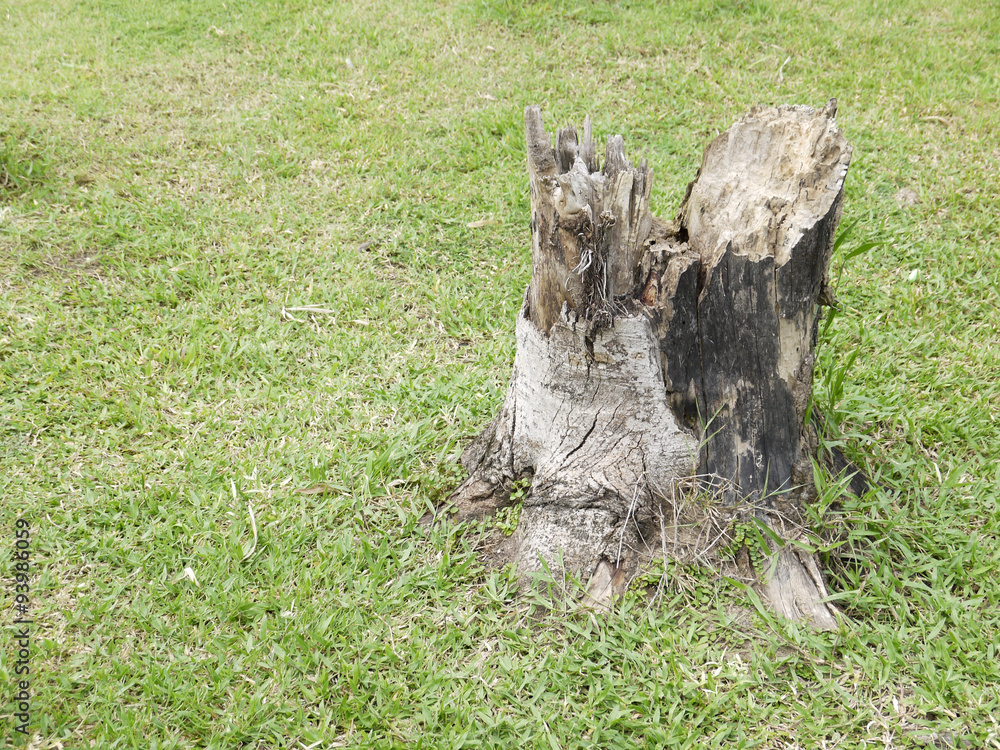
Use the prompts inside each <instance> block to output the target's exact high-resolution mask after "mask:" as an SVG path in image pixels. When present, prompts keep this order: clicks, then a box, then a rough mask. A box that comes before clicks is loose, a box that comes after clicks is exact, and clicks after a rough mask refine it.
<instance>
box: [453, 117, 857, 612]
mask: <svg viewBox="0 0 1000 750" xmlns="http://www.w3.org/2000/svg"><path fill="white" fill-rule="evenodd" d="M835 112H836V102H835V101H831V102H830V103H829V104H827V105H826V107H824V108H822V109H820V110H818V111H817V110H814V109H811V108H809V107H800V106H783V107H777V108H771V107H768V108H756V109H753V110H751V111H750V112H749V113H748V114H747V115H746V116H745V117H743V119H741V120H740V121H739V122H737V123H736V124H734V125H733V126H732V127H731V128H730V129H729V130H727V131H726V132H725V133H723V134H722V135H721V136H719V137H718V138H716V139H715V140H714V141H713V142H712V143H711V144H710V145H709V146H708V148H707V149H706V151H705V155H704V159H703V161H702V165H701V169H700V170H699V172H698V174H697V176H696V179H695V181H694V182H693V183H691V185H690V186H689V188H688V192H687V196H686V197H685V199H684V202H683V204H682V206H681V209H680V212H679V214H678V216H677V218H676V219H675V220H674V221H672V222H668V221H662V220H659V219H656V218H653V217H652V216H651V214H650V211H649V194H650V187H651V184H652V173H651V171H650V169H649V168H648V167H647V166H646V164H645V163H643V164H640V165H639V166H634V165H633V164H632V163H631V162H630V161H629V160H628V159H627V158H626V157H625V153H624V143H623V140H622V138H621V136H614V137H611V138H609V139H608V141H607V146H606V149H605V155H604V163H603V166H602V165H601V163H600V160H599V158H598V155H597V151H596V149H595V145H594V141H593V137H592V133H591V126H590V123H589V120H588V121H587V123H586V124H585V125H584V127H583V132H582V134H580V135H578V133H577V131H576V130H575V129H574V128H572V127H570V128H566V129H562V130H560V131H559V132H558V134H557V136H556V139H555V144H554V146H553V144H552V142H551V140H550V136H549V135H548V134H547V133H546V132H545V130H544V127H543V125H542V119H541V113H540V110H539V108H538V107H529V108H528V109H527V110H526V113H525V125H526V129H527V151H528V173H529V181H530V187H531V236H532V278H531V283H530V285H529V287H528V289H527V292H526V295H525V300H524V304H523V306H522V308H521V311H520V313H519V315H518V317H517V322H516V334H517V353H516V356H515V360H514V372H513V377H512V379H511V383H510V387H509V389H508V391H507V395H506V399H505V401H504V404H503V406H502V408H501V409H500V413H499V414H498V415H497V417H496V418H495V419H494V420H493V422H492V423H491V424H490V425H489V426H488V427H487V428H486V429H485V430H483V432H482V433H481V434H480V435H479V437H478V438H476V440H475V441H474V442H473V443H472V444H471V445H470V446H469V448H468V449H467V450H466V451H465V453H464V455H463V458H462V462H463V465H464V467H465V468H466V469H467V470H468V471H469V477H468V479H467V480H466V481H465V482H464V483H463V484H462V485H461V486H460V487H459V488H458V489H457V490H456V491H455V493H454V494H453V495H452V496H451V498H450V502H449V506H450V507H451V509H452V511H453V512H455V513H456V514H457V518H458V519H459V520H468V519H473V518H478V517H483V516H485V515H489V514H491V513H493V512H494V511H496V510H497V509H498V508H501V507H503V506H505V505H506V504H508V503H509V502H510V499H509V498H510V492H511V488H512V486H513V485H514V483H515V482H518V481H519V480H523V481H528V480H530V490H529V492H528V494H527V496H526V498H525V499H524V501H523V507H522V510H521V513H520V520H519V524H518V526H517V528H516V530H515V532H514V534H513V536H511V537H510V538H509V539H508V540H506V541H505V542H504V543H503V545H502V546H501V550H500V552H501V554H502V555H503V556H504V559H507V560H510V561H512V562H513V563H514V564H515V565H516V567H517V570H518V572H519V573H520V574H522V575H524V576H527V575H528V574H530V573H531V572H532V571H535V570H538V569H539V568H540V567H541V566H542V565H543V561H544V564H547V565H548V566H550V567H553V568H554V567H556V566H557V565H562V566H563V567H564V568H565V570H566V571H567V572H569V573H572V574H574V575H576V576H579V577H580V579H581V580H582V581H584V582H585V583H586V589H587V592H586V599H587V602H588V604H590V605H592V606H602V605H606V604H607V603H608V602H610V601H611V600H612V599H613V598H614V597H615V596H617V595H618V594H620V593H621V592H622V591H623V590H624V588H625V587H626V586H627V585H628V582H629V581H630V579H631V578H632V576H633V575H634V574H635V573H636V570H637V568H638V565H639V563H640V560H641V559H642V557H643V556H644V555H648V554H653V551H655V550H656V549H657V548H659V549H660V551H661V552H662V553H665V554H667V555H668V556H670V555H674V556H683V554H684V551H685V550H687V552H688V553H691V552H692V551H693V552H695V553H696V556H697V555H704V554H706V553H707V552H709V551H711V548H712V545H713V544H714V546H715V548H716V549H717V548H718V547H719V546H720V545H721V544H722V543H723V542H724V541H725V539H731V537H732V536H733V534H732V529H733V528H735V526H736V525H738V524H740V523H743V524H746V523H759V524H763V525H766V527H767V529H768V530H770V533H768V534H767V537H768V538H770V539H773V540H781V539H794V538H795V536H796V535H797V533H798V531H797V530H799V529H801V523H802V520H803V517H804V508H805V506H806V505H807V504H808V503H810V502H812V501H813V500H815V498H816V491H815V488H814V486H813V480H812V465H811V457H812V456H813V455H814V452H815V432H814V430H813V428H812V426H811V424H809V423H808V422H807V420H806V417H807V408H808V404H809V400H810V393H811V383H812V374H813V362H814V357H813V350H814V347H815V345H816V337H817V327H818V317H819V310H820V305H821V304H823V303H824V302H827V303H828V302H829V301H830V299H831V293H830V291H829V288H828V267H829V262H830V254H831V249H832V246H833V239H834V233H835V230H836V226H837V223H838V221H839V219H840V213H841V204H842V200H843V185H844V178H845V176H846V174H847V168H848V164H849V162H850V157H851V148H850V146H849V145H848V144H847V142H846V140H845V139H844V137H843V136H842V135H841V134H840V132H839V131H838V130H837V128H836V126H835V124H834V115H835ZM692 492H693V493H694V494H695V496H696V500H697V501H694V500H692ZM712 519H714V521H713V520H712ZM713 529H714V530H715V531H716V532H717V534H715V536H716V540H715V542H712V540H711V537H712V536H713ZM695 534H697V538H694V537H695ZM727 535H728V536H727ZM720 540H721V541H720ZM668 541H669V544H668V543H667V542H668ZM770 556H771V560H770V565H768V566H767V567H768V570H767V574H766V575H764V576H758V577H757V578H756V579H755V580H756V581H757V583H756V585H757V589H758V591H759V592H760V593H761V594H762V595H763V596H764V597H765V598H766V599H767V600H768V601H769V602H770V603H771V605H772V606H773V608H774V609H775V610H776V611H777V612H779V613H780V614H782V615H785V616H788V617H792V618H795V619H798V620H803V621H809V622H811V623H813V625H814V626H816V627H820V628H829V627H833V626H835V624H836V620H835V618H834V615H833V610H832V609H831V608H830V607H829V606H828V605H827V604H826V603H825V602H824V601H823V599H824V597H826V596H827V594H826V589H825V587H824V584H823V578H822V575H821V573H820V571H819V569H818V567H817V564H816V562H815V560H813V558H812V556H811V555H808V554H805V553H803V552H801V551H800V549H799V548H798V547H797V546H796V545H794V544H785V545H782V544H780V543H774V542H772V543H771V550H770ZM738 557H739V556H738V555H737V556H736V559H734V563H733V564H734V565H737V566H740V564H741V563H740V561H739V559H738ZM744 557H745V556H744ZM742 570H743V572H744V573H747V572H748V565H747V562H746V560H743V561H742ZM759 572H760V571H758V573H759Z"/></svg>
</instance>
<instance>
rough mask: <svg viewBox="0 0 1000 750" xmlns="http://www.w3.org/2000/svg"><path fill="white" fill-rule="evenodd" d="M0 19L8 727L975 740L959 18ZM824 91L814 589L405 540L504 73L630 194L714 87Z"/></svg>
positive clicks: (977, 583) (525, 266) (1, 731)
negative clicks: (827, 131)
mask: <svg viewBox="0 0 1000 750" xmlns="http://www.w3.org/2000/svg"><path fill="white" fill-rule="evenodd" d="M0 18H2V19H3V23H2V24H0V69H2V70H4V71H5V75H3V76H2V77H0V104H2V106H0V394H2V400H0V410H2V411H0V498H2V502H0V529H2V530H3V531H2V533H3V534H5V535H7V536H6V539H8V540H9V543H10V544H11V545H12V544H13V539H14V536H13V525H14V520H15V519H16V518H17V517H19V516H23V517H26V518H28V519H30V521H31V523H32V526H33V534H34V536H33V549H34V554H35V559H36V562H37V563H38V571H39V575H38V577H37V578H35V579H34V581H33V586H34V589H33V607H34V610H33V614H34V616H35V618H36V620H37V623H38V624H37V627H36V630H35V631H34V637H35V641H34V645H35V647H36V651H35V653H34V655H33V659H32V668H33V670H34V671H33V674H32V690H33V691H34V697H33V709H32V711H33V714H32V721H33V731H35V732H36V733H37V735H38V737H37V741H36V743H35V745H34V747H38V748H43V747H45V748H47V747H60V746H62V747H67V748H68V747H88V746H93V747H157V748H189V747H218V748H229V747H253V748H277V747H289V748H291V747H295V748H301V747H317V748H321V747H342V746H343V747H347V746H349V747H404V746H405V747H428V748H439V747H442V748H443V747H455V748H458V747H510V746H513V745H516V746H520V747H525V748H573V747H581V748H582V747H610V746H615V747H651V748H653V747H656V748H659V747H727V748H728V747H761V748H786V747H787V748H791V747H803V748H813V747H822V746H827V747H858V748H860V747H915V746H920V745H921V744H924V745H926V744H927V743H929V742H931V741H938V742H943V741H944V740H945V739H946V738H948V737H954V738H961V739H962V740H965V741H967V742H968V743H970V746H975V747H981V746H989V747H1000V725H998V720H997V718H996V717H997V716H1000V689H998V687H997V686H998V684H1000V668H998V666H997V664H998V659H997V653H996V652H997V643H998V640H1000V638H998V635H1000V627H998V626H1000V615H998V605H1000V583H998V581H1000V533H998V528H1000V510H998V507H997V502H998V495H1000V493H998V490H997V488H998V487H1000V469H998V462H997V459H998V457H1000V421H998V414H1000V384H998V382H1000V381H998V378H997V373H998V372H1000V337H998V331H1000V294H998V288H1000V243H998V240H997V234H998V229H1000V226H998V219H997V212H996V208H997V206H998V205H1000V114H998V112H1000V106H998V104H1000V103H998V92H1000V18H998V17H997V14H996V13H995V9H993V8H990V7H988V4H983V5H981V6H980V5H977V4H974V3H973V4H970V3H959V2H953V1H952V0H948V1H947V2H945V3H944V4H941V3H940V2H936V3H930V2H918V1H913V2H893V3H889V4H882V5H879V6H878V7H874V6H872V5H871V4H865V3H859V2H853V0H851V1H849V2H844V3H791V2H789V3H778V2H766V1H765V0H758V1H756V2H750V1H748V2H737V1H734V2H725V1H723V0H720V1H719V2H708V1H698V2H695V1H689V2H678V3H654V2H641V1H639V0H635V1H626V0H622V1H621V2H598V1H596V0H595V1H588V0H551V1H549V2H528V3H516V2H511V1H509V0H424V1H421V0H410V1H409V2H405V3H391V2H378V1H376V2H373V3H335V2H329V3H326V4H316V3H312V2H305V1H304V0H299V1H297V2H287V3H265V2H259V1H257V0H254V1H252V2H245V3H232V2H226V3H223V2H218V1H214V0H208V1H207V2H201V3H197V4H195V3H192V2H181V1H176V2H167V3H158V4H153V3H139V2H136V3H121V4H111V3H98V2H94V1H93V0H81V1H80V2H68V1H64V0H53V1H47V2H38V1H31V0H23V1H21V2H17V3H13V4H8V5H6V6H2V7H0ZM831 96H836V97H837V98H838V100H839V101H840V111H839V123H840V126H841V127H842V129H843V130H844V132H845V133H846V134H847V136H848V138H849V139H850V140H851V141H852V143H853V144H854V145H855V157H854V163H853V166H852V168H851V173H850V176H849V178H848V184H847V197H846V202H845V214H844V224H845V225H846V224H847V223H849V222H853V221H857V222H858V223H857V225H856V228H855V230H854V235H853V237H852V238H851V239H849V240H848V241H847V242H846V243H845V244H844V246H843V248H842V255H844V256H846V253H847V252H848V251H849V250H850V249H851V248H852V247H856V246H857V245H858V244H859V243H862V242H865V241H871V240H878V241H884V242H885V244H883V245H880V246H878V247H874V248H872V249H871V250H869V251H868V252H867V253H864V254H862V255H859V256H858V257H855V258H852V259H851V260H849V261H848V262H847V263H846V264H845V265H844V266H843V269H842V271H840V270H838V269H840V260H841V258H835V259H834V274H835V277H836V278H837V285H836V288H837V294H838V297H839V299H840V301H841V309H840V313H839V314H838V315H837V317H836V319H835V320H834V321H832V323H831V325H830V327H829V329H828V330H827V333H826V335H825V337H824V340H823V342H822V344H821V348H820V351H819V370H818V373H817V383H816V397H817V401H818V403H819V404H820V405H821V406H822V407H823V408H824V410H825V411H826V412H827V413H828V414H829V415H830V416H832V417H833V418H834V419H835V420H836V422H838V423H839V424H840V427H841V430H842V432H843V433H844V436H845V437H844V442H845V444H846V445H847V449H848V451H849V453H850V454H851V455H852V456H853V457H854V458H855V459H856V460H858V461H860V462H861V463H862V464H863V465H864V466H865V467H866V469H867V470H868V471H869V473H871V475H872V476H873V477H874V478H875V479H876V480H878V481H879V482H881V483H882V484H883V485H884V487H885V489H884V490H883V491H879V492H876V493H873V494H871V495H870V496H868V497H866V498H864V499H863V500H857V501H853V502H851V503H849V504H846V505H845V506H843V507H840V508H839V509H833V508H831V509H830V511H829V513H828V514H827V515H826V517H825V519H824V520H823V521H822V523H824V524H826V525H828V526H830V527H831V528H843V527H844V525H845V524H847V525H848V528H850V533H849V537H848V539H847V541H846V543H845V544H843V545H842V546H841V547H840V548H838V549H837V550H836V552H835V553H831V555H830V557H829V560H828V567H829V570H830V571H831V573H832V576H833V577H832V580H831V587H832V588H833V590H834V591H835V592H836V596H837V598H838V601H839V603H840V605H841V606H842V608H843V609H844V611H845V612H846V613H847V614H848V615H849V617H850V624H849V625H847V626H845V628H844V629H843V631H842V632H840V633H835V634H820V635H816V634H812V633H809V632H807V631H805V630H802V629H800V628H797V627H795V626H793V625H791V624H788V623H783V622H776V621H774V620H773V618H771V617H769V616H768V615H767V614H766V613H760V614H758V616H757V619H756V620H755V621H754V622H753V623H750V624H738V623H735V622H733V621H732V620H731V619H730V617H729V615H727V614H726V610H725V606H724V605H725V603H726V602H727V601H728V600H729V599H730V598H731V597H736V596H742V594H741V593H740V592H739V591H736V590H734V589H731V588H728V587H727V586H726V585H725V584H715V583H711V582H708V581H705V580H698V579H697V578H695V579H694V580H695V581H696V582H695V584H694V585H693V586H694V587H693V588H692V585H691V584H690V580H692V577H691V574H690V572H687V573H684V572H681V571H673V572H671V571H669V570H668V585H667V586H665V587H664V589H663V592H662V596H661V597H660V598H659V599H658V600H657V602H656V604H655V606H652V607H647V605H646V604H645V603H644V602H643V603H637V602H635V601H633V600H631V599H630V600H628V601H627V602H626V604H625V605H624V608H623V610H622V611H621V612H618V613H615V614H613V615H610V616H608V617H606V618H602V619H600V620H598V621H593V620H591V619H589V618H587V617H585V616H581V615H579V614H573V613H569V614H565V613H563V612H561V610H559V609H558V608H557V609H556V611H554V612H552V613H550V614H549V615H547V616H544V615H540V614H539V613H538V612H537V611H535V612H533V608H534V607H537V606H538V605H539V604H544V603H545V602H537V601H535V602H532V601H530V600H525V599H523V598H519V597H518V596H517V594H516V590H515V585H514V584H513V582H512V581H511V580H510V579H509V577H508V576H507V575H506V574H503V573H496V572H492V573H491V572H487V571H485V570H484V568H483V566H482V565H481V564H480V563H479V562H477V560H476V557H475V554H474V549H473V547H474V544H475V535H474V534H466V535H456V534H455V533H454V532H451V531H447V530H437V531H433V532H431V533H429V534H428V533H426V532H424V531H422V530H421V529H420V528H419V527H418V526H417V519H418V518H419V517H420V516H421V515H422V514H423V513H424V512H425V510H426V509H427V508H428V507H429V506H430V504H431V503H433V502H434V501H435V500H436V499H438V498H440V497H441V495H442V493H445V492H447V491H449V490H450V489H451V488H453V487H454V485H455V483H456V482H457V481H458V480H459V478H460V477H459V472H458V469H457V468H456V467H455V464H454V457H455V455H456V453H457V451H458V450H460V448H461V447H462V446H463V445H464V444H465V441H466V439H467V438H468V436H470V435H472V434H474V433H475V432H476V430H477V429H478V428H479V427H480V426H481V425H482V424H483V423H484V422H485V421H486V420H487V419H489V418H490V417H491V416H492V415H493V413H494V412H495V410H496V409H497V407H498V405H499V403H500V400H501V399H502V395H503V392H504V388H505V386H506V380H507V377H508V375H509V371H510V366H511V362H512V358H513V320H514V315H515V313H516V311H517V309H518V307H519V305H520V301H521V297H522V292H523V288H524V285H525V284H526V282H527V279H528V276H529V248H528V230H527V206H528V197H527V188H526V185H527V179H526V176H525V169H524V139H523V133H522V127H523V125H522V118H523V109H524V107H525V106H526V105H527V104H532V103H539V104H541V105H542V107H543V109H544V113H545V118H546V122H547V124H548V125H549V127H550V128H551V127H554V126H556V125H560V124H564V123H566V122H579V121H581V120H582V118H583V116H584V115H585V114H587V113H588V112H589V113H590V114H592V116H593V118H594V124H595V130H596V131H597V132H598V133H600V134H602V135H604V134H608V133H614V132H620V133H622V134H623V135H624V136H625V138H626V143H627V146H628V150H629V153H630V154H635V155H644V156H646V157H647V158H649V160H650V162H651V164H652V165H653V168H654V170H655V173H656V178H655V179H656V185H655V188H654V194H653V203H654V209H655V211H656V212H657V213H658V214H659V215H663V216H670V215H672V213H673V212H674V211H675V210H676V207H677V205H678V203H679V201H680V198H681V197H682V195H683V190H684V187H685V185H686V184H687V182H688V180H690V179H691V178H692V176H693V174H694V172H695V169H696V167H697V165H698V163H699V159H700V154H701V150H702V148H703V147H704V145H705V144H706V143H707V141H708V140H709V139H710V138H711V137H713V136H714V135H715V134H716V133H718V132H720V131H721V130H722V129H724V128H725V127H727V126H728V125H729V124H730V123H731V122H732V121H733V120H734V119H735V118H737V117H738V116H739V115H741V114H742V113H743V112H744V111H745V110H746V109H748V108H749V106H751V105H752V104H755V103H785V102H792V103H805V104H812V105H816V106H818V105H821V104H822V103H824V102H825V101H826V100H827V99H828V98H829V97H831ZM903 188H907V189H910V190H913V191H915V192H916V194H917V195H918V196H919V198H920V203H918V204H916V205H912V206H909V207H903V208H901V207H899V206H898V205H897V203H896V200H895V198H894V196H895V195H896V194H897V193H898V191H900V190H901V189H903ZM481 221H488V222H492V223H487V224H485V225H483V226H479V227H475V228H470V227H469V226H468V224H469V223H470V222H481ZM309 306H314V307H316V308H321V309H322V310H324V312H308V311H301V310H299V311H295V310H293V309H292V308H304V307H309ZM855 352H856V353H857V356H856V357H855V358H854V359H853V361H851V360H850V359H849V358H850V357H851V355H852V354H853V353H855ZM848 363H849V364H848ZM821 479H822V477H821ZM307 488H312V491H311V492H308V493H303V492H299V491H298V490H302V489H307ZM249 508H252V509H253V517H254V520H255V524H256V527H257V534H256V544H254V539H255V535H254V531H253V528H252V524H251V515H250V511H249ZM3 543H4V544H5V545H6V544H8V542H7V541H5V542H3ZM248 552H252V554H251V555H250V556H249V558H248V559H246V560H244V559H243V558H244V557H245V556H246V555H247V553H248ZM186 568H190V570H191V571H192V573H193V574H194V577H195V578H196V579H197V583H196V582H195V581H194V580H192V578H191V577H190V576H188V575H186V574H185V569H186ZM0 569H2V576H3V578H4V580H5V581H9V580H10V576H11V575H12V570H13V568H12V567H11V563H10V561H9V560H8V559H7V556H3V562H2V563H0ZM683 581H688V584H687V585H685V586H681V585H680V583H681V582H683ZM3 590H4V595H3V596H4V597H8V598H4V599H3V600H2V601H3V602H4V606H5V611H7V612H11V611H12V610H11V609H9V608H8V604H9V603H10V601H11V600H10V598H9V595H10V594H11V593H12V589H11V587H10V586H9V585H8V584H6V583H5V584H4V589H3ZM539 618H541V619H539ZM8 623H9V619H8V618H7V617H6V616H5V619H4V621H3V624H4V629H3V631H2V632H3V635H0V685H8V684H11V682H12V681H13V678H14V675H13V668H14V664H13V657H12V653H13V648H12V647H11V635H10V634H11V632H12V631H11V629H10V628H9V627H8ZM10 697H11V696H10V695H9V694H8V693H7V692H5V694H4V698H3V701H4V704H3V705H2V706H0V737H3V736H5V735H11V732H12V727H13V722H12V713H13V711H12V708H11V706H10V705H9V704H8V703H7V701H8V699H9V698H10ZM10 739H11V741H15V740H16V738H14V737H13V735H11V737H10ZM60 743H61V744H60Z"/></svg>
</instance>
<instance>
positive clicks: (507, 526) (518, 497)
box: [493, 479, 531, 536]
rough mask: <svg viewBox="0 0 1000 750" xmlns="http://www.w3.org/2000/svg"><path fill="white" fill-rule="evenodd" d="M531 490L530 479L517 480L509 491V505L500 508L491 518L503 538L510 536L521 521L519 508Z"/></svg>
mask: <svg viewBox="0 0 1000 750" xmlns="http://www.w3.org/2000/svg"><path fill="white" fill-rule="evenodd" d="M530 490H531V480H530V479H518V480H517V481H516V482H514V485H513V486H512V487H511V490H510V505H508V506H506V507H504V508H501V509H500V510H498V511H497V512H496V515H494V516H493V521H494V523H495V524H496V527H497V529H498V530H499V531H500V533H501V534H503V535H504V536H510V535H511V534H513V533H514V529H516V528H517V524H518V521H520V520H521V508H522V507H523V505H524V498H526V497H527V496H528V492H529V491H530Z"/></svg>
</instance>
